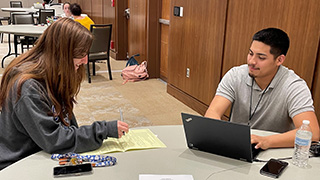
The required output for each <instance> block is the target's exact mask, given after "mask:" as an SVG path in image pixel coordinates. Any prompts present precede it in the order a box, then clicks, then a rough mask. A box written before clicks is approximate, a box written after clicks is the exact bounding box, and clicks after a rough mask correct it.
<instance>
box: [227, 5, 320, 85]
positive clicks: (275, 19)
mask: <svg viewBox="0 0 320 180" xmlns="http://www.w3.org/2000/svg"><path fill="white" fill-rule="evenodd" d="M319 9H320V1H318V0H304V1H300V0H268V1H265V0H229V7H228V19H227V27H226V40H225V49H224V60H223V74H224V73H226V72H227V71H228V70H229V69H230V68H231V67H233V66H235V65H240V64H245V63H246V59H247V54H248V49H249V47H250V44H251V39H252V36H253V34H254V33H255V32H257V31H258V30H261V29H263V28H267V27H277V28H281V29H283V30H284V31H286V32H287V33H288V35H289V38H290V40H291V42H290V48H289V51H288V54H287V58H286V61H285V62H284V65H285V66H287V67H289V68H290V69H293V70H294V71H295V72H296V73H297V74H298V75H300V76H301V77H302V78H304V79H305V80H306V82H307V83H308V86H309V87H311V84H312V78H313V73H314V66H315V62H316V55H317V49H318V39H319V32H320V26H319V17H320V11H319Z"/></svg>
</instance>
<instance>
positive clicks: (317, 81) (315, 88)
mask: <svg viewBox="0 0 320 180" xmlns="http://www.w3.org/2000/svg"><path fill="white" fill-rule="evenodd" d="M318 44H319V45H318V47H320V40H319V39H318ZM312 97H313V100H314V109H315V111H316V115H317V117H318V121H319V124H320V48H318V55H317V63H316V66H315V73H314V76H313V84H312Z"/></svg>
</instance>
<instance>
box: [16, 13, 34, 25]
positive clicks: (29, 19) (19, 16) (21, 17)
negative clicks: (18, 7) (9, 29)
mask: <svg viewBox="0 0 320 180" xmlns="http://www.w3.org/2000/svg"><path fill="white" fill-rule="evenodd" d="M11 17H12V24H34V19H33V14H28V13H21V12H20V13H19V12H13V13H11Z"/></svg>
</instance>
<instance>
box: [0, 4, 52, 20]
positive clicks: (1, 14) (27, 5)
mask: <svg viewBox="0 0 320 180" xmlns="http://www.w3.org/2000/svg"><path fill="white" fill-rule="evenodd" d="M15 1H16V0H15ZM21 1H22V6H23V7H25V8H30V7H31V6H32V5H33V3H37V2H39V3H43V0H21ZM53 2H54V3H58V0H54V1H53ZM8 7H10V0H0V8H8ZM0 16H5V17H9V16H10V13H9V12H3V11H1V10H0Z"/></svg>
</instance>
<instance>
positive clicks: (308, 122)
mask: <svg viewBox="0 0 320 180" xmlns="http://www.w3.org/2000/svg"><path fill="white" fill-rule="evenodd" d="M302 123H303V124H310V121H309V120H303V121H302Z"/></svg>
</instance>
